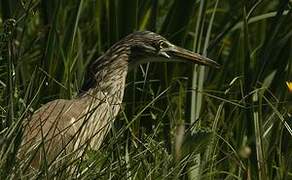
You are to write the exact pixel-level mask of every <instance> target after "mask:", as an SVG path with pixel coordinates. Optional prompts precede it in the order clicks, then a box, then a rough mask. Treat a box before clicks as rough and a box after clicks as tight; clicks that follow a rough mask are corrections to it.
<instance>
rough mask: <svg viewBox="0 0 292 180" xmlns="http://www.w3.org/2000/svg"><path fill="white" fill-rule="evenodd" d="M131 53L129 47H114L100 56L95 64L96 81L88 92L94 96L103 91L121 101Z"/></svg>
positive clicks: (105, 94)
mask: <svg viewBox="0 0 292 180" xmlns="http://www.w3.org/2000/svg"><path fill="white" fill-rule="evenodd" d="M129 54H130V51H129V49H128V48H123V49H121V48H115V47H113V48H111V49H109V50H108V51H107V52H106V53H105V54H104V55H103V56H102V57H100V59H98V60H97V61H96V63H95V65H94V66H95V67H94V71H95V72H96V73H95V80H96V83H95V85H94V86H93V87H92V88H91V89H89V91H88V93H89V94H90V95H94V96H96V94H99V93H102V94H104V96H108V97H114V99H116V100H117V98H118V99H119V101H121V100H122V98H123V92H124V88H125V82H126V76H127V72H128V58H129ZM88 93H87V94H88ZM99 96H100V95H99Z"/></svg>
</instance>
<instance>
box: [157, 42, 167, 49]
mask: <svg viewBox="0 0 292 180" xmlns="http://www.w3.org/2000/svg"><path fill="white" fill-rule="evenodd" d="M159 46H160V48H168V44H167V43H165V42H163V41H162V42H160V45H159Z"/></svg>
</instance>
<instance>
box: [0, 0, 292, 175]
mask: <svg viewBox="0 0 292 180" xmlns="http://www.w3.org/2000/svg"><path fill="white" fill-rule="evenodd" d="M291 7H292V4H291V1H289V0H283V1H243V0H239V1H219V0H213V1H211V0H206V1H192V0H185V1H180V0H169V1H166V0H161V1H154V0H153V1H147V0H139V1H138V0H124V1H114V0H92V1H84V0H80V1H69V0H63V1H58V0H50V1H45V0H27V1H16V0H2V1H1V2H0V9H1V11H0V15H1V17H0V26H1V27H0V31H1V34H0V52H1V54H0V117H1V121H0V156H1V157H0V179H22V178H23V179H26V178H35V179H37V178H39V179H45V178H52V176H54V177H55V178H65V177H72V178H79V179H117V178H119V179H120V178H121V179H145V178H146V179H262V180H266V179H291V178H292V141H291V137H292V130H291V126H292V123H291V111H292V108H291V107H292V106H291V100H292V94H291V92H289V91H288V90H287V87H286V81H288V82H289V81H292V74H291V73H292V51H291V49H292V31H291V29H292V21H291V19H292V9H291ZM140 30H151V31H154V32H157V33H159V34H161V35H163V36H165V37H167V38H168V39H169V40H170V41H171V42H173V43H174V44H177V45H180V46H183V47H185V48H188V49H190V50H193V51H196V52H199V53H201V54H203V55H205V56H208V57H209V58H211V59H213V60H216V61H217V62H218V63H220V64H221V68H220V69H219V70H216V69H211V68H206V67H201V66H188V65H185V64H179V63H149V64H145V65H141V66H139V67H138V68H136V69H135V70H133V71H131V72H129V74H128V77H127V87H126V93H125V97H124V101H123V102H124V103H123V108H122V111H121V112H120V114H119V117H118V118H117V120H116V121H115V124H114V127H113V128H112V129H111V132H110V134H109V135H108V136H107V138H106V140H105V141H104V143H103V145H102V147H101V148H100V150H98V151H93V150H88V151H87V152H86V154H84V159H83V160H82V161H81V162H78V165H79V166H78V168H77V169H76V170H75V171H73V172H72V171H69V172H68V171H65V170H64V171H63V169H66V168H62V167H61V166H60V167H59V168H57V169H50V168H49V167H46V166H43V168H40V169H38V170H35V171H34V173H31V171H30V167H29V165H30V164H29V162H24V160H23V159H21V158H19V156H18V155H17V153H18V150H19V147H20V145H21V142H22V132H23V127H22V124H23V121H24V120H27V119H26V118H27V117H29V116H30V115H31V114H32V113H33V112H34V111H35V110H36V109H38V108H39V107H41V105H42V104H44V103H46V102H49V101H51V100H54V99H57V98H64V99H70V98H73V97H75V96H76V95H77V94H78V93H80V92H81V91H82V90H80V89H81V87H82V84H83V82H84V81H85V79H84V78H85V77H86V76H85V74H86V68H87V66H88V64H90V62H92V61H93V60H95V59H96V58H97V57H99V56H100V55H101V54H103V53H104V52H105V51H106V50H107V49H108V48H109V47H110V46H111V45H112V44H114V43H115V42H116V41H118V40H119V39H120V38H122V37H124V36H125V35H127V34H129V33H131V32H133V31H140ZM66 166H71V165H70V164H67V165H66ZM73 166H74V165H72V167H73ZM75 166H76V164H75Z"/></svg>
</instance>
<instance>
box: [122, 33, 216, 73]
mask: <svg viewBox="0 0 292 180" xmlns="http://www.w3.org/2000/svg"><path fill="white" fill-rule="evenodd" d="M123 42H124V43H126V44H128V45H129V47H130V49H131V54H130V56H131V57H130V58H129V65H130V66H131V65H137V64H143V63H146V62H171V61H172V62H187V63H195V64H201V65H206V66H212V67H216V68H218V67H219V64H218V63H216V62H215V61H213V60H211V59H209V58H207V57H204V56H202V55H200V54H198V53H194V52H192V51H189V50H187V49H184V48H181V47H178V46H176V45H174V44H172V43H170V42H169V41H168V40H167V39H165V38H164V37H162V36H160V35H158V34H156V33H153V32H150V31H142V32H135V33H132V34H130V35H128V36H127V37H126V38H125V39H124V41H123Z"/></svg>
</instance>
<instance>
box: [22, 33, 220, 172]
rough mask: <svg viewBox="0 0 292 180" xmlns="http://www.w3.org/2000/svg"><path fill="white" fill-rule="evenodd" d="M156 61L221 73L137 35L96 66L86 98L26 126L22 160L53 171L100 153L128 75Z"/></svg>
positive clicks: (155, 38) (51, 108)
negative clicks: (89, 150) (87, 151)
mask: <svg viewBox="0 0 292 180" xmlns="http://www.w3.org/2000/svg"><path fill="white" fill-rule="evenodd" d="M155 61H165V62H171V61H179V62H191V63H197V64H202V65H209V66H215V67H218V64H217V63H216V62H214V61H212V60H210V59H208V58H206V57H203V56H201V55H199V54H197V53H193V52H191V51H188V50H186V49H183V48H180V47H177V46H175V45H173V44H171V43H170V42H169V41H167V40H166V39H165V38H164V37H162V36H160V35H158V34H156V33H153V32H149V31H144V32H135V33H132V34H130V35H128V36H127V37H125V38H124V39H122V40H120V41H119V42H117V43H116V44H114V45H113V46H112V47H111V48H110V49H108V51H106V53H105V54H104V55H102V56H101V57H99V58H98V59H97V60H96V61H95V62H94V63H93V64H92V65H91V66H90V68H89V74H90V75H91V77H92V78H91V81H88V83H87V88H85V90H86V92H84V93H83V94H81V95H80V96H78V97H76V98H74V99H72V100H65V99H57V100H54V101H51V102H49V103H47V104H45V105H43V106H42V107H41V108H40V109H38V110H37V111H36V112H35V113H34V114H33V115H32V117H31V118H28V119H27V120H26V121H25V125H24V127H25V129H24V135H23V143H22V147H21V156H22V157H25V158H26V159H27V161H28V162H29V161H31V165H32V166H33V167H36V168H37V167H39V166H40V164H42V165H44V164H45V165H47V166H52V165H53V164H54V163H57V162H58V161H59V160H62V159H64V158H65V159H66V157H67V156H68V155H69V154H75V156H74V157H76V156H77V157H81V154H82V152H83V150H84V149H85V147H89V148H92V149H95V150H96V149H99V147H100V145H101V143H102V141H103V139H104V137H105V136H106V134H107V133H108V131H109V129H110V127H111V124H112V122H113V121H114V120H115V117H116V116H117V114H118V112H119V110H120V106H121V103H122V99H123V94H124V88H125V80H126V75H127V72H128V70H129V69H130V68H132V67H134V66H136V65H137V64H141V63H144V62H155ZM77 157H76V158H77Z"/></svg>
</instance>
